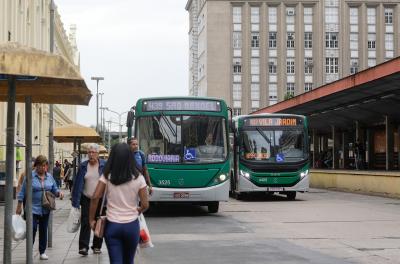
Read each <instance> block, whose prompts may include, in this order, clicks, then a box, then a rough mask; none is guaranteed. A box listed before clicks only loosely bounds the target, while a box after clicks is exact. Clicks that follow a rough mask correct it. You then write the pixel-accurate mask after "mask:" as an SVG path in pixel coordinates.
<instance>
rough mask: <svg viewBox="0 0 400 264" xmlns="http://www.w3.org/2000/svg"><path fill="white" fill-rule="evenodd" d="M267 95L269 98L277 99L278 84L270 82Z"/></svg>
mask: <svg viewBox="0 0 400 264" xmlns="http://www.w3.org/2000/svg"><path fill="white" fill-rule="evenodd" d="M268 94H269V95H268V96H269V99H270V100H277V99H278V86H277V84H276V83H270V84H269V88H268Z"/></svg>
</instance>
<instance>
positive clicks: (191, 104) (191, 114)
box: [128, 97, 231, 213]
mask: <svg viewBox="0 0 400 264" xmlns="http://www.w3.org/2000/svg"><path fill="white" fill-rule="evenodd" d="M133 119H135V122H134V123H135V124H134V128H135V129H134V133H132V132H131V131H130V127H131V126H132V125H133V122H132V120H133ZM228 130H229V117H228V107H227V106H226V104H225V102H224V101H223V100H219V99H213V98H199V97H160V98H145V99H139V100H138V101H137V103H136V106H135V108H134V114H133V112H131V114H129V117H128V135H130V134H133V135H135V137H136V138H137V139H138V141H139V148H140V150H141V151H143V152H144V154H145V156H146V160H147V167H148V171H149V174H150V180H151V183H152V185H153V194H152V195H151V196H150V202H180V203H192V204H198V205H205V206H208V211H209V212H210V213H216V212H218V209H219V202H220V201H228V199H229V172H230V168H231V164H230V160H231V158H230V155H231V154H230V153H229V150H228V144H229V133H228V132H229V131H228Z"/></svg>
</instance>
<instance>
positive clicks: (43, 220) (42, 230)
mask: <svg viewBox="0 0 400 264" xmlns="http://www.w3.org/2000/svg"><path fill="white" fill-rule="evenodd" d="M49 215H50V214H44V215H36V214H34V215H33V244H35V237H36V231H37V227H38V225H39V253H40V254H43V253H44V252H45V251H46V247H47V227H48V225H49Z"/></svg>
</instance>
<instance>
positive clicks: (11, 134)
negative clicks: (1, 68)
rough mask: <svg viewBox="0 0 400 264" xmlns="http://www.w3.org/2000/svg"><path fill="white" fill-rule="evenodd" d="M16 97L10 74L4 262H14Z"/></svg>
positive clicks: (13, 81) (13, 79)
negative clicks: (12, 252) (12, 254)
mask: <svg viewBox="0 0 400 264" xmlns="http://www.w3.org/2000/svg"><path fill="white" fill-rule="evenodd" d="M15 97H16V83H15V76H8V101H7V102H8V103H7V139H6V186H5V188H6V189H5V195H4V196H5V203H6V204H5V208H4V227H5V228H4V240H3V241H4V245H3V247H4V249H3V252H4V253H3V263H7V264H8V263H12V262H11V260H12V257H11V241H12V236H11V235H12V233H11V229H12V228H10V227H11V226H12V215H13V212H12V211H13V187H14V186H13V185H14V166H15V153H14V152H15V151H14V143H15V142H14V141H15Z"/></svg>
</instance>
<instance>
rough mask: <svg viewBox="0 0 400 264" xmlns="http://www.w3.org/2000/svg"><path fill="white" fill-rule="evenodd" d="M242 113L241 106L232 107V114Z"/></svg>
mask: <svg viewBox="0 0 400 264" xmlns="http://www.w3.org/2000/svg"><path fill="white" fill-rule="evenodd" d="M241 114H242V109H241V108H233V115H234V116H238V115H241Z"/></svg>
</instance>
